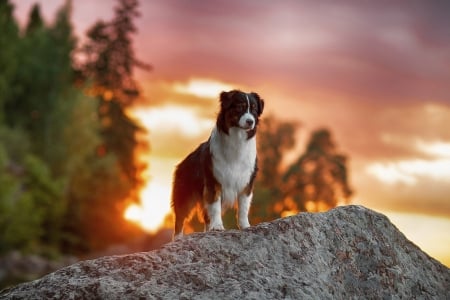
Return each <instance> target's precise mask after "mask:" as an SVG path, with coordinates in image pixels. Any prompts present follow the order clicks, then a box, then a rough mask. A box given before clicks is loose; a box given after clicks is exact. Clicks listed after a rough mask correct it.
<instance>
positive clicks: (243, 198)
mask: <svg viewBox="0 0 450 300" xmlns="http://www.w3.org/2000/svg"><path fill="white" fill-rule="evenodd" d="M252 197H253V193H250V194H248V195H247V194H246V193H244V194H241V195H240V196H239V199H238V200H239V203H238V204H239V205H238V213H237V218H238V222H239V228H240V229H244V228H247V227H250V223H249V222H248V212H249V210H250V203H251V202H252Z"/></svg>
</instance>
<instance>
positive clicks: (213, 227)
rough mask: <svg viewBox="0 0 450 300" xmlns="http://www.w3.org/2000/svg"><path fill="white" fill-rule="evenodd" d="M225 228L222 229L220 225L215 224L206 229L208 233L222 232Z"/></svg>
mask: <svg viewBox="0 0 450 300" xmlns="http://www.w3.org/2000/svg"><path fill="white" fill-rule="evenodd" d="M224 230H225V228H224V227H223V225H222V224H215V225H211V226H209V228H208V231H224Z"/></svg>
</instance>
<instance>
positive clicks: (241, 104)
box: [236, 103, 246, 111]
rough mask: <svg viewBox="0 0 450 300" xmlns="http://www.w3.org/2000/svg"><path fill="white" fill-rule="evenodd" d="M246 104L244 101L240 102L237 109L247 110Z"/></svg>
mask: <svg viewBox="0 0 450 300" xmlns="http://www.w3.org/2000/svg"><path fill="white" fill-rule="evenodd" d="M245 106H246V105H245V104H243V103H239V104H237V105H236V110H237V111H243V110H245Z"/></svg>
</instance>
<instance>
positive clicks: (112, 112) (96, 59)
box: [82, 0, 149, 186]
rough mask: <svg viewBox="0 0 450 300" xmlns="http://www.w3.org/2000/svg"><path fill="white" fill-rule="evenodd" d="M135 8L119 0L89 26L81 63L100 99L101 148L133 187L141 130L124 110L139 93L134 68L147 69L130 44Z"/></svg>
mask: <svg viewBox="0 0 450 300" xmlns="http://www.w3.org/2000/svg"><path fill="white" fill-rule="evenodd" d="M137 7H138V1H136V0H118V6H117V7H116V8H115V16H114V19H113V20H112V21H110V22H104V21H98V22H97V23H96V24H95V25H94V26H93V27H91V29H90V30H89V31H88V38H89V40H88V42H87V43H86V45H85V46H84V50H83V53H84V55H85V57H86V63H85V65H84V66H82V69H83V72H84V74H85V75H86V77H87V78H92V79H93V87H92V89H91V93H92V94H94V95H96V96H97V97H98V98H99V99H100V105H99V116H100V119H101V123H102V128H101V132H102V135H103V140H104V145H103V146H102V151H104V152H109V151H111V152H112V153H114V154H115V155H116V156H117V159H118V160H119V163H120V167H121V169H122V172H123V175H124V176H125V177H126V178H127V180H129V181H130V183H131V184H132V186H138V185H139V184H140V182H139V179H138V177H137V174H138V172H139V170H140V169H141V168H142V167H143V166H142V165H139V164H138V163H137V161H136V159H135V149H136V148H137V147H138V145H139V144H140V143H141V141H139V140H138V139H137V136H138V134H139V133H140V132H142V131H143V129H142V128H141V127H139V126H138V125H137V124H136V122H135V121H133V120H131V119H130V118H129V117H128V115H127V114H126V112H125V111H126V108H127V107H130V106H131V105H132V104H134V103H135V101H136V100H137V99H138V98H139V96H140V91H139V87H138V84H137V82H136V81H135V79H134V77H133V70H134V68H135V67H139V68H145V69H148V68H149V66H148V65H146V64H144V63H142V62H140V61H139V60H137V59H136V57H135V54H134V50H133V47H132V35H133V34H134V33H135V32H136V27H135V25H134V19H135V18H136V17H138V16H139V12H138V9H137Z"/></svg>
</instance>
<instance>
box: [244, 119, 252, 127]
mask: <svg viewBox="0 0 450 300" xmlns="http://www.w3.org/2000/svg"><path fill="white" fill-rule="evenodd" d="M245 123H247V125H248V126H253V123H254V121H253V120H252V119H247V120H245Z"/></svg>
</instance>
